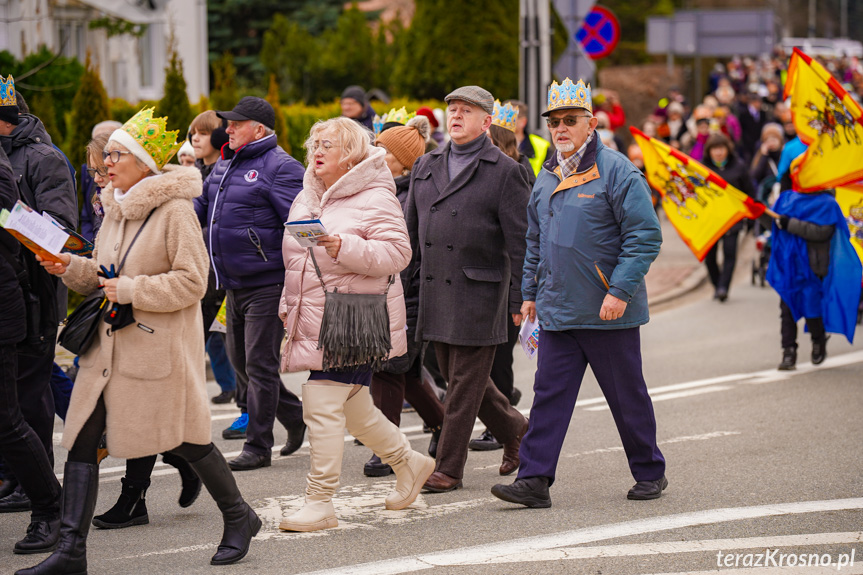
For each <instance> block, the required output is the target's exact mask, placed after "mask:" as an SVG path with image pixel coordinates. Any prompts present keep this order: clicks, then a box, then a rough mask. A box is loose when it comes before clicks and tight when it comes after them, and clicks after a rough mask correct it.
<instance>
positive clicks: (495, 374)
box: [491, 314, 520, 399]
mask: <svg viewBox="0 0 863 575" xmlns="http://www.w3.org/2000/svg"><path fill="white" fill-rule="evenodd" d="M506 325H507V328H506V341H505V342H503V343H500V344H498V345H497V346H495V348H494V363H492V364H491V380H492V381H493V382H494V384H495V386H496V387H497V388H498V389H499V390H500V392H501V393H502V394H504V395H505V396H506V398H507V399H510V398H511V397H512V390H513V389H514V387H515V376H514V375H513V372H512V350H513V348H514V347H515V344H516V342H518V332H519V329H520V328H519V327H518V326H517V325H515V324H514V323H512V316H511V315H510V314H507V316H506Z"/></svg>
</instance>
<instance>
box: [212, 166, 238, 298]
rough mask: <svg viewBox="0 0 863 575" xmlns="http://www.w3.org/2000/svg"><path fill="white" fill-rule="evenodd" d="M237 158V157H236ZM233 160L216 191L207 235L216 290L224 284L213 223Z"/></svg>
mask: <svg viewBox="0 0 863 575" xmlns="http://www.w3.org/2000/svg"><path fill="white" fill-rule="evenodd" d="M235 157H236V156H235ZM233 163H234V160H233V158H232V159H231V161H230V162H229V163H228V166H227V167H226V168H225V173H223V174H222V178H221V179H220V180H219V189H218V190H216V199H215V200H213V215H212V216H210V226H209V229H208V230H207V234H208V235H209V236H210V265H212V266H213V275H214V276H216V288H222V287H224V286H222V282H221V280H220V279H219V270H218V269H217V268H216V260H215V258H214V257H213V222H215V221H216V208H217V207H218V206H219V196H220V195H221V193H222V186H223V184H224V183H225V177H226V176H227V175H228V172H229V171H231V165H233Z"/></svg>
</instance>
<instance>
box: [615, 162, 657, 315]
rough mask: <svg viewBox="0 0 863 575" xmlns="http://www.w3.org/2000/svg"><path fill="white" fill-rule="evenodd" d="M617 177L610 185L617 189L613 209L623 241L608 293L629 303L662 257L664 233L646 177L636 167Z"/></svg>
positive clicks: (620, 170) (622, 171) (619, 172)
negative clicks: (656, 260)
mask: <svg viewBox="0 0 863 575" xmlns="http://www.w3.org/2000/svg"><path fill="white" fill-rule="evenodd" d="M617 176H618V178H620V179H619V180H617V178H615V179H614V180H612V181H611V182H610V186H611V185H613V186H614V193H613V196H612V209H613V210H614V217H615V219H616V220H617V223H618V225H619V226H620V236H621V240H622V242H621V246H620V255H619V256H618V258H617V266H616V267H615V268H614V272H612V274H611V278H610V279H609V285H610V286H611V287H610V288H609V290H608V293H610V294H611V295H613V296H614V297H616V298H618V299H620V300H623V301H625V302H629V301H630V300H631V299H632V296H633V295H635V292H636V290H637V289H638V286H640V285H641V282H642V281H643V280H644V276H645V274H647V270H648V269H649V268H650V264H651V263H653V260H655V259H656V256H657V255H659V247H660V245H661V244H662V231H661V230H660V227H659V220H658V219H657V217H656V212H655V211H654V209H653V204H652V202H651V199H650V188H649V187H648V186H647V182H646V181H645V179H644V176H642V175H641V173H640V172H638V171H636V170H635V168H632V169H631V170H626V169H625V168H623V169H619V170H618V173H617Z"/></svg>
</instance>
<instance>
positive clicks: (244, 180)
mask: <svg viewBox="0 0 863 575" xmlns="http://www.w3.org/2000/svg"><path fill="white" fill-rule="evenodd" d="M216 114H217V115H218V116H219V117H220V118H223V119H225V120H227V121H228V128H227V130H226V131H227V133H228V136H229V138H230V139H229V141H228V146H229V147H230V148H231V149H232V150H233V151H234V156H233V158H231V159H230V160H225V159H223V160H219V161H218V162H216V165H215V167H214V168H213V171H212V172H211V173H210V175H209V177H208V178H207V180H206V181H205V182H204V192H203V194H201V196H199V197H198V198H196V199H195V211H196V212H197V213H198V218H199V219H200V221H201V226H202V227H203V228H204V229H206V230H207V233H206V241H207V249H208V250H209V253H210V261H211V263H212V266H213V270H214V271H215V274H216V281H217V283H218V286H219V287H223V288H224V289H225V290H226V291H227V300H228V304H227V328H228V329H227V348H228V357H229V358H230V360H231V364H233V367H234V370H235V371H236V373H237V405H239V406H240V408H241V410H242V415H241V416H240V417H239V418H238V419H237V421H235V422H234V423H233V425H231V426H230V427H229V428H228V429H226V430H225V431H224V432H223V433H222V436H223V437H225V438H226V439H237V438H245V440H246V443H245V445H244V446H243V452H242V453H241V454H240V455H239V456H237V458H236V459H234V460H232V461H230V462H229V465H230V467H231V469H233V470H235V471H241V470H249V469H257V468H259V467H267V466H269V465H270V460H271V453H272V447H273V442H274V439H273V423H274V420H275V419H278V420H279V422H280V423H281V424H282V425H284V426H285V428H286V429H287V430H288V441H287V444H286V445H285V446H284V447H283V448H282V450H281V453H282V455H289V454H290V453H293V452H294V451H296V450H297V449H299V447H300V446H301V445H302V443H303V435H304V433H305V429H306V428H305V424H304V423H303V409H302V404H301V403H300V400H299V398H298V397H297V396H296V395H294V394H293V393H291V392H290V391H288V389H287V388H285V386H284V384H283V383H282V380H281V378H280V377H279V347H280V345H281V342H282V337H283V336H284V327H283V326H282V322H281V320H279V300H280V298H281V295H282V287H283V285H284V281H285V266H284V262H283V260H282V236H283V234H284V223H285V222H286V221H288V212H289V211H290V209H291V204H292V203H293V201H294V198H295V197H296V196H297V194H298V193H299V191H300V190H301V189H302V187H303V174H304V172H305V170H304V169H303V165H302V164H301V163H300V162H298V161H297V160H295V159H294V158H292V157H291V156H290V155H288V154H287V152H285V151H284V150H283V149H282V148H280V147H279V146H278V144H277V143H276V135H275V131H274V127H275V124H276V114H275V111H274V110H273V107H272V106H270V104H269V103H268V102H267V101H266V100H263V99H261V98H254V97H251V96H248V97H245V98H243V99H242V100H240V102H239V103H238V104H237V105H236V106H235V107H234V109H233V110H231V111H226V112H216Z"/></svg>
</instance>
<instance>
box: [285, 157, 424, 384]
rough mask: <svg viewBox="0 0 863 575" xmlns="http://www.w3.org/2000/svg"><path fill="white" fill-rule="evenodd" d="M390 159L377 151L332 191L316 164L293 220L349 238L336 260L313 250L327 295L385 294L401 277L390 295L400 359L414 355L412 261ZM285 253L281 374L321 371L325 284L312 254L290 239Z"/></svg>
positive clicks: (296, 202)
mask: <svg viewBox="0 0 863 575" xmlns="http://www.w3.org/2000/svg"><path fill="white" fill-rule="evenodd" d="M385 156H386V152H385V151H384V149H383V148H372V149H371V151H370V152H369V155H368V157H367V158H366V159H365V160H363V161H362V162H360V163H359V164H357V165H356V166H354V167H353V169H351V171H349V172H348V173H347V174H346V175H344V176H342V177H341V178H340V179H339V180H338V181H337V182H336V183H335V184H333V185H332V186H330V188H329V189H326V190H325V189H324V184H323V182H322V181H321V179H320V178H319V177H317V176H316V175H315V174H314V167H313V166H310V167H309V168H308V169H307V170H306V174H305V176H304V178H303V190H302V191H301V192H300V193H299V194H298V195H297V198H296V199H295V200H294V203H293V205H292V206H291V212H290V219H291V220H292V221H300V220H310V219H315V218H318V219H320V220H321V223H323V225H324V227H325V228H326V230H327V232H328V233H330V234H333V235H338V236H339V237H340V238H341V240H342V245H341V247H340V248H339V253H338V257H337V258H336V259H333V258H331V257H329V256H328V255H327V252H326V250H325V249H324V248H313V249H314V250H315V258H316V259H317V261H318V266H320V268H321V274H322V275H323V278H324V283H326V285H327V291H332V290H333V289H335V288H338V290H339V293H363V294H382V293H384V291H385V290H386V288H387V282H388V281H389V276H390V275H394V276H395V283H393V285H392V286H391V287H390V289H389V292H388V294H387V308H388V310H389V315H390V339H391V342H392V347H393V349H392V351H391V352H390V357H397V356H399V355H403V354H404V353H405V352H407V335H406V332H405V318H406V316H405V298H404V293H403V292H402V283H401V281H400V280H399V272H400V271H401V270H403V269H404V268H405V267H407V265H408V263H409V262H410V259H411V243H410V238H409V237H408V232H407V226H406V225H405V217H404V213H403V212H402V208H401V204H399V201H398V199H396V185H395V182H394V181H393V177H392V175H391V174H390V171H389V169H388V168H387V165H386V162H385V160H384V157H385ZM282 255H283V257H284V261H285V287H284V290H283V292H282V301H281V305H280V306H279V317H281V319H282V321H283V322H284V323H285V331H286V332H287V336H288V341H287V344H286V345H285V348H284V350H283V352H282V363H281V369H282V371H283V372H295V371H304V370H307V369H314V370H320V369H321V363H322V360H323V353H324V352H323V351H322V350H318V349H317V348H318V334H319V333H320V331H321V320H322V319H323V317H324V302H325V298H324V292H323V289H322V288H321V282H320V281H319V280H318V276H317V274H316V273H315V267H314V263H313V262H312V258H311V257H309V249H308V248H304V247H302V246H300V244H299V243H297V241H296V240H295V239H294V238H293V237H292V236H289V235H288V234H285V237H284V239H283V241H282Z"/></svg>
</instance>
